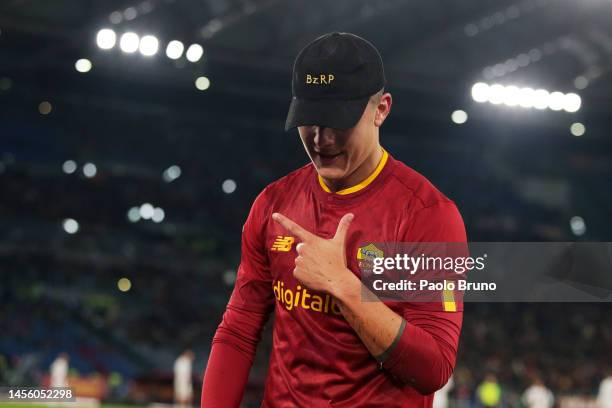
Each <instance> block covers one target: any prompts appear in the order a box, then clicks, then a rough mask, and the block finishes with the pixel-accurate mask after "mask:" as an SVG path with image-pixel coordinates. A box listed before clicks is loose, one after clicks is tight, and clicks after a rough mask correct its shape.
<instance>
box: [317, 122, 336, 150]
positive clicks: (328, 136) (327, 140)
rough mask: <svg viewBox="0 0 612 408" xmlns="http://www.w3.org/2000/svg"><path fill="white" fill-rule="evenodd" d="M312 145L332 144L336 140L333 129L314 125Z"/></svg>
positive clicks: (318, 146) (324, 145)
mask: <svg viewBox="0 0 612 408" xmlns="http://www.w3.org/2000/svg"><path fill="white" fill-rule="evenodd" d="M313 141H314V145H315V146H316V147H317V148H321V147H327V146H333V145H334V144H335V142H336V135H335V133H334V131H333V129H331V128H328V127H323V126H315V135H314V139H313Z"/></svg>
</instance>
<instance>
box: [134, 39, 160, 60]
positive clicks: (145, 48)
mask: <svg viewBox="0 0 612 408" xmlns="http://www.w3.org/2000/svg"><path fill="white" fill-rule="evenodd" d="M139 50H140V53H141V54H142V55H144V56H145V57H151V56H153V55H155V54H157V51H158V50H159V41H158V40H157V37H155V36H153V35H145V36H144V37H142V38H141V39H140V46H139Z"/></svg>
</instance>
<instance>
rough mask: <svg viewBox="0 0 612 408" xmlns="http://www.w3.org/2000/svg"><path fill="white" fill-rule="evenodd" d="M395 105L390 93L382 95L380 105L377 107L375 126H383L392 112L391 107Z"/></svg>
mask: <svg viewBox="0 0 612 408" xmlns="http://www.w3.org/2000/svg"><path fill="white" fill-rule="evenodd" d="M392 104H393V98H392V97H391V94H390V93H389V92H385V93H383V94H382V95H381V97H380V100H379V101H378V104H377V105H376V114H375V116H374V124H375V125H376V126H377V127H380V126H382V124H383V122H384V121H385V119H387V116H389V112H391V105H392Z"/></svg>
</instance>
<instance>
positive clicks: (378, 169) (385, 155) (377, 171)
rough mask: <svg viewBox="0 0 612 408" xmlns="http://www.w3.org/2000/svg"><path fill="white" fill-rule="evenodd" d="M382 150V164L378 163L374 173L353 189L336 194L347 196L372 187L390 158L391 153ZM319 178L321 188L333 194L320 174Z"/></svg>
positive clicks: (346, 189)
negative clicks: (371, 184)
mask: <svg viewBox="0 0 612 408" xmlns="http://www.w3.org/2000/svg"><path fill="white" fill-rule="evenodd" d="M382 150H383V155H382V158H381V159H380V162H378V165H377V166H376V169H374V172H373V173H372V174H370V175H369V176H368V178H366V179H365V180H363V181H362V182H361V183H359V184H357V185H354V186H353V187H349V188H345V189H343V190H340V191H336V193H335V194H340V195H346V194H351V193H355V192H357V191H359V190H363V189H364V188H366V187H367V186H368V185H370V183H372V182H373V181H374V179H375V178H376V177H377V176H378V175H379V174H380V172H381V171H382V169H383V168H384V167H385V164H386V163H387V159H388V158H389V153H387V151H386V150H385V149H382ZM317 177H318V179H319V184H320V185H321V188H322V189H323V190H325V191H327V192H328V193H331V192H332V191H331V190H330V189H329V187H327V185H326V184H325V181H323V178H322V177H321V176H319V175H318V174H317Z"/></svg>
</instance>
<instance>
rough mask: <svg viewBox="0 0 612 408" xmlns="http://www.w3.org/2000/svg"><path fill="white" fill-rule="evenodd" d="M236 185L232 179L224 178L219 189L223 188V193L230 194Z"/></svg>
mask: <svg viewBox="0 0 612 408" xmlns="http://www.w3.org/2000/svg"><path fill="white" fill-rule="evenodd" d="M236 187H237V184H236V182H235V181H234V180H232V179H227V180H225V181H224V182H223V184H222V185H221V189H223V192H224V193H225V194H232V193H233V192H234V191H236Z"/></svg>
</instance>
